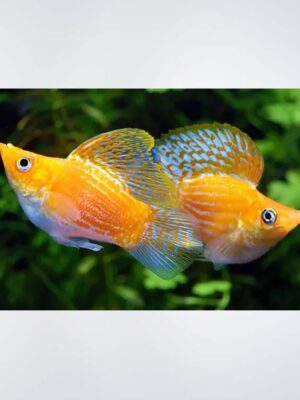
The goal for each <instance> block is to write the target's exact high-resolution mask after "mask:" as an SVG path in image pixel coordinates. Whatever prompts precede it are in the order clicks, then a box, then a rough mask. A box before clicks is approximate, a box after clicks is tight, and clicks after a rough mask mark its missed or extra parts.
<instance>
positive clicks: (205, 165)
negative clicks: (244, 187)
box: [155, 123, 264, 185]
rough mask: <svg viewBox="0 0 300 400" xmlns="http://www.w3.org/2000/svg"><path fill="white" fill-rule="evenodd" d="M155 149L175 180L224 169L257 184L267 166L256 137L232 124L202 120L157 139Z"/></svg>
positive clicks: (166, 170) (223, 172)
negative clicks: (202, 122) (203, 122)
mask: <svg viewBox="0 0 300 400" xmlns="http://www.w3.org/2000/svg"><path fill="white" fill-rule="evenodd" d="M155 150H156V152H157V153H158V158H159V163H160V164H161V165H162V166H163V167H164V171H165V172H166V173H167V174H168V176H170V177H171V179H173V180H174V181H178V180H182V179H192V178H196V177H198V176H200V175H202V174H205V173H213V174H219V173H221V174H228V175H234V176H237V177H240V178H242V179H245V180H247V181H250V182H252V183H253V184H254V185H257V184H258V183H259V181H260V178H261V176H262V173H263V168H264V162H263V158H262V155H261V153H260V151H259V149H258V147H257V146H256V144H255V143H254V142H253V140H252V139H251V138H250V137H249V136H248V135H247V134H246V133H244V132H242V131H240V130H239V129H238V128H235V127H233V126H231V125H229V124H219V123H213V124H200V125H192V126H187V127H184V128H179V129H175V130H172V131H170V132H169V133H167V134H165V135H163V136H162V138H161V139H160V140H158V141H157V145H156V147H155Z"/></svg>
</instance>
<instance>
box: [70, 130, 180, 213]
mask: <svg viewBox="0 0 300 400" xmlns="http://www.w3.org/2000/svg"><path fill="white" fill-rule="evenodd" d="M153 146H154V139H153V137H152V136H151V135H150V134H149V133H147V132H145V131H143V130H140V129H131V128H128V129H118V130H115V131H111V132H107V133H103V134H101V135H98V136H95V137H93V138H91V139H89V140H87V141H86V142H84V143H82V144H81V145H80V146H79V147H77V148H76V149H75V150H73V151H72V153H71V154H70V155H69V157H68V158H74V157H80V158H81V159H83V160H89V161H90V162H92V163H94V164H96V165H98V166H100V167H101V168H106V169H109V170H110V171H112V172H114V173H115V174H117V176H118V177H119V178H120V179H122V181H123V182H124V183H125V184H126V185H127V187H128V188H129V190H130V191H131V193H132V195H133V196H134V197H135V198H136V199H138V200H140V201H143V202H145V203H148V204H152V205H156V206H160V207H172V206H175V204H176V200H175V190H176V188H175V185H174V183H173V182H172V180H171V179H170V178H169V177H168V176H167V175H166V174H165V173H164V172H163V169H162V167H161V166H160V165H159V164H157V163H155V162H154V160H153V154H152V152H151V150H152V148H153Z"/></svg>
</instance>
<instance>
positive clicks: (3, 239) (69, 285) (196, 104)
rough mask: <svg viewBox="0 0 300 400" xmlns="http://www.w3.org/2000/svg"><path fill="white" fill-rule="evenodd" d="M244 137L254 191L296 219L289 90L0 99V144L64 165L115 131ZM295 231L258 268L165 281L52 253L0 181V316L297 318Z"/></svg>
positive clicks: (68, 251)
mask: <svg viewBox="0 0 300 400" xmlns="http://www.w3.org/2000/svg"><path fill="white" fill-rule="evenodd" d="M214 121H217V122H228V123H230V124H232V125H236V126H237V127H238V128H240V129H242V130H244V131H245V132H247V133H248V134H249V135H250V136H251V137H252V138H253V139H254V140H255V141H256V143H257V144H258V145H259V147H260V149H261V151H262V153H263V155H264V159H265V172H264V175H263V179H262V182H261V184H260V190H261V191H262V192H263V193H265V194H267V195H269V196H270V197H272V198H273V199H275V200H278V201H281V202H282V203H284V204H286V205H289V206H292V207H295V208H300V90H296V89H295V90H294V89H288V90H286V89H282V90H281V89H280V90H274V89H272V90H252V89H251V90H247V89H242V90H240V89H239V90H229V89H228V90H224V89H219V90H217V89H216V90H167V89H166V90H164V89H159V90H155V89H151V90H150V89H148V90H131V89H120V90H119V89H112V90H106V89H105V90H95V89H88V90H10V91H7V90H2V91H0V141H2V142H5V143H7V142H11V143H13V144H15V145H17V146H20V147H23V148H25V149H28V150H31V151H34V152H38V153H42V154H45V155H51V156H59V157H65V156H67V155H68V153H70V152H71V151H72V150H73V148H75V147H76V146H77V145H78V144H79V143H81V142H83V141H84V140H86V139H88V138H90V137H91V136H93V135H95V134H98V133H101V132H105V131H109V130H113V129H118V128H124V127H133V128H141V129H145V130H147V131H148V132H149V133H151V134H152V135H153V136H155V137H159V136H160V134H161V133H165V132H167V131H168V130H169V129H173V128H177V127H180V126H184V125H188V124H194V123H199V122H214ZM299 248H300V228H298V229H296V230H295V231H294V232H292V233H291V234H290V235H289V236H288V237H287V238H285V239H284V240H283V241H282V242H281V243H280V244H279V245H277V246H276V247H275V248H273V249H272V250H271V251H270V252H269V253H268V254H267V255H265V256H264V257H262V258H260V259H259V260H257V261H255V262H252V263H250V264H245V265H236V266H228V267H226V268H224V269H223V270H221V271H215V270H214V268H213V266H212V264H210V263H204V262H195V263H194V264H193V266H192V267H191V268H189V269H188V270H187V271H185V272H184V273H183V274H181V275H179V276H178V277H176V278H175V279H174V280H171V281H163V280H161V279H159V278H157V277H155V276H154V275H153V274H152V273H151V272H149V271H147V270H146V269H145V268H144V267H142V266H141V265H140V264H139V263H138V262H137V261H135V260H134V259H133V258H132V257H131V256H130V255H128V254H127V253H126V252H125V251H124V250H122V249H119V248H117V247H114V246H110V245H105V248H104V250H102V251H101V252H100V253H93V252H89V251H88V250H83V249H80V250H78V249H73V248H68V247H64V246H61V245H59V244H57V243H56V242H54V241H53V240H52V239H50V237H49V236H48V235H47V234H46V233H44V232H42V231H40V230H38V229H37V228H35V227H34V226H33V225H31V223H30V222H29V221H28V220H27V218H26V216H25V215H24V214H23V212H22V211H21V208H20V206H19V204H18V202H17V199H16V197H15V195H14V193H13V192H12V190H11V188H10V187H9V185H8V183H7V180H6V177H5V175H4V170H3V166H1V174H0V254H1V257H0V308H1V309H92V310H93V309H105V310H106V309H108V310H119V309H121V310H123V309H128V310H132V309H134V310H135V309H137V310H145V309H146V310H148V309H157V310H165V309H166V310H178V309H196V310H198V309H199V310H201V309H233V310H236V309H241V310H260V309H300V250H299Z"/></svg>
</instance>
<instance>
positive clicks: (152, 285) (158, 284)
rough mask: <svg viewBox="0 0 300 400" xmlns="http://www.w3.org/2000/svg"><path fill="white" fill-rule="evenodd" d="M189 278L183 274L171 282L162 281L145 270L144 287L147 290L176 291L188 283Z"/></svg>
mask: <svg viewBox="0 0 300 400" xmlns="http://www.w3.org/2000/svg"><path fill="white" fill-rule="evenodd" d="M186 281H187V278H186V277H185V275H183V274H179V275H177V276H175V278H173V279H170V280H165V279H161V278H159V277H158V276H156V275H155V274H153V272H151V271H149V270H145V279H144V286H145V287H146V288H147V289H150V290H153V289H160V290H168V289H175V288H176V287H177V286H178V285H179V284H183V283H186Z"/></svg>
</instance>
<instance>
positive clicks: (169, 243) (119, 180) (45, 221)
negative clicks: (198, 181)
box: [0, 129, 202, 278]
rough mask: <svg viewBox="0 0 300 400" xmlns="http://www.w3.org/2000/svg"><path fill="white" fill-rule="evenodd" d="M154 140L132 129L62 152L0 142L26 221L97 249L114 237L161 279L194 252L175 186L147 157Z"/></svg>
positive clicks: (68, 243)
mask: <svg viewBox="0 0 300 400" xmlns="http://www.w3.org/2000/svg"><path fill="white" fill-rule="evenodd" d="M153 146H154V139H153V138H152V137H151V136H150V135H149V134H148V133H147V132H145V131H142V130H138V129H122V130H116V131H112V132H108V133H104V134H102V135H98V136H96V137H94V138H92V139H90V140H88V141H86V142H85V143H83V144H81V145H80V146H79V147H78V148H76V149H75V150H74V151H73V152H72V153H71V154H70V155H69V156H68V157H67V158H65V159H61V158H53V157H46V156H42V155H39V154H35V153H32V152H29V151H25V150H22V149H20V148H18V147H15V146H13V145H11V144H7V145H5V144H0V152H1V156H2V160H3V163H4V167H5V171H6V175H7V177H8V180H9V183H10V185H11V186H12V188H13V189H14V191H15V192H16V195H17V197H18V200H19V203H20V205H21V207H22V209H23V210H24V212H25V214H26V215H27V217H28V218H29V220H30V221H31V222H32V223H33V224H34V225H36V226H37V227H38V228H40V229H42V230H44V231H46V232H47V233H48V234H49V235H50V236H51V237H52V238H53V239H54V240H56V241H57V242H59V243H61V244H64V245H66V246H72V247H82V248H85V249H90V250H93V251H99V250H101V248H102V247H101V245H99V244H98V243H95V242H106V243H113V244H116V245H118V246H121V247H123V248H125V249H126V250H127V251H129V252H130V253H131V254H132V255H133V256H134V257H135V258H137V259H138V260H139V261H140V262H142V263H143V264H144V265H145V266H146V267H148V268H150V269H151V270H152V271H153V272H154V273H156V274H157V275H159V276H161V277H163V278H172V277H173V276H175V275H176V274H177V273H178V272H179V271H181V270H183V269H185V268H186V267H188V266H189V265H190V264H191V263H192V262H193V260H194V259H195V258H197V257H198V256H199V253H200V249H201V247H202V244H201V242H200V241H199V240H197V239H195V238H194V236H193V226H192V222H191V221H190V218H188V217H187V216H185V215H184V214H183V213H181V212H180V211H178V210H176V208H175V206H176V201H175V185H174V184H173V182H172V181H171V180H170V179H169V178H168V177H167V176H166V175H165V174H164V173H163V172H162V168H161V167H160V166H159V165H157V164H156V163H154V162H153V158H152V153H151V148H152V147H153Z"/></svg>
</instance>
